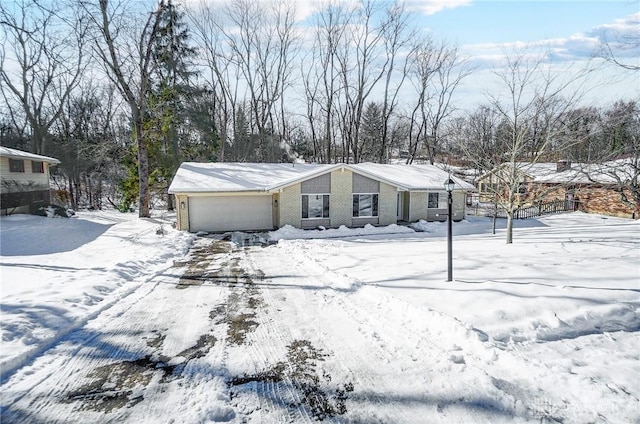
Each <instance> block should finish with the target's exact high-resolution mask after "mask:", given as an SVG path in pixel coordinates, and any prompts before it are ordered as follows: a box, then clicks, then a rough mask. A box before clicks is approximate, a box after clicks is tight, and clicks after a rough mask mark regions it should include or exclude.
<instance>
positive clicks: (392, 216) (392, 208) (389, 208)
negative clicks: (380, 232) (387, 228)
mask: <svg viewBox="0 0 640 424" xmlns="http://www.w3.org/2000/svg"><path fill="white" fill-rule="evenodd" d="M396 222H398V191H397V190H396V188H395V187H393V186H390V185H388V184H385V183H383V182H381V183H380V193H379V195H378V223H379V224H380V225H389V224H395V223H396Z"/></svg>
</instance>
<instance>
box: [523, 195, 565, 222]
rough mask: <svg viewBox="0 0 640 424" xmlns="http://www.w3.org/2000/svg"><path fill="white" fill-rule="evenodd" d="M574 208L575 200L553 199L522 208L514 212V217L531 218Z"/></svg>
mask: <svg viewBox="0 0 640 424" xmlns="http://www.w3.org/2000/svg"><path fill="white" fill-rule="evenodd" d="M573 210H574V209H573V202H572V201H570V200H552V201H550V202H538V204H537V205H533V206H528V207H526V208H520V209H518V210H516V211H515V212H514V213H513V218H514V219H531V218H536V217H538V216H542V215H550V214H554V213H560V212H567V211H573Z"/></svg>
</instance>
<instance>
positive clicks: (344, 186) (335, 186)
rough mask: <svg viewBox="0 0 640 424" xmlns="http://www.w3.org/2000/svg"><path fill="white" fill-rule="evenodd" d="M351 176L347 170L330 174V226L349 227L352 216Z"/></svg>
mask: <svg viewBox="0 0 640 424" xmlns="http://www.w3.org/2000/svg"><path fill="white" fill-rule="evenodd" d="M352 188H353V175H352V172H351V171H348V170H344V171H342V170H336V171H333V172H332V173H331V197H330V198H329V200H330V206H329V208H330V209H329V210H330V215H331V226H332V227H338V226H340V225H347V226H350V225H351V218H352V215H353V197H352V194H353V191H352Z"/></svg>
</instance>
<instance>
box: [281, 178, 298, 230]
mask: <svg viewBox="0 0 640 424" xmlns="http://www.w3.org/2000/svg"><path fill="white" fill-rule="evenodd" d="M300 196H301V193H300V184H296V185H293V186H290V187H287V188H285V189H283V190H282V192H281V193H280V200H279V204H280V205H279V208H280V223H279V225H278V227H280V228H282V227H284V226H285V225H292V226H294V227H296V228H300V221H301V218H302V199H301V197H300Z"/></svg>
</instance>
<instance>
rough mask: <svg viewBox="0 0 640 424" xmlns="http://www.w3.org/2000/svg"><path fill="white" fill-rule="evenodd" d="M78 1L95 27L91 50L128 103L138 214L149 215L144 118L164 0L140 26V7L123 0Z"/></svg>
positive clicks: (148, 14) (147, 14) (146, 139)
mask: <svg viewBox="0 0 640 424" xmlns="http://www.w3.org/2000/svg"><path fill="white" fill-rule="evenodd" d="M81 4H82V6H83V7H84V8H85V10H87V12H88V13H89V16H90V17H91V22H92V23H93V25H94V29H95V31H96V38H95V40H96V41H95V44H94V52H95V54H96V56H97V57H98V58H99V59H100V61H101V63H102V64H103V65H104V68H105V70H106V72H107V75H108V76H109V78H110V79H111V80H112V81H113V83H114V84H115V86H116V87H118V90H119V92H120V94H121V95H122V96H123V97H124V99H125V101H126V102H127V105H128V106H129V110H130V113H131V121H132V124H133V136H134V138H135V143H136V148H137V164H138V167H137V169H138V191H139V199H138V207H139V210H138V214H139V216H140V217H149V216H150V214H149V197H150V195H149V156H148V137H147V134H146V133H145V128H144V120H145V117H146V115H147V102H148V95H149V89H150V86H151V75H152V71H153V70H152V65H153V60H152V59H153V57H152V56H153V46H154V41H155V39H156V37H157V36H158V28H159V24H160V17H161V13H162V9H163V8H164V7H165V4H164V2H163V1H160V2H159V3H158V4H157V5H156V6H155V8H154V9H153V10H151V11H147V12H146V19H145V20H144V21H143V24H142V26H140V25H139V24H138V23H139V16H140V10H136V11H135V12H132V11H129V12H128V13H127V10H128V9H129V8H128V2H126V1H119V2H110V1H109V0H99V1H98V4H97V5H94V4H89V3H87V2H83V3H81Z"/></svg>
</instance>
